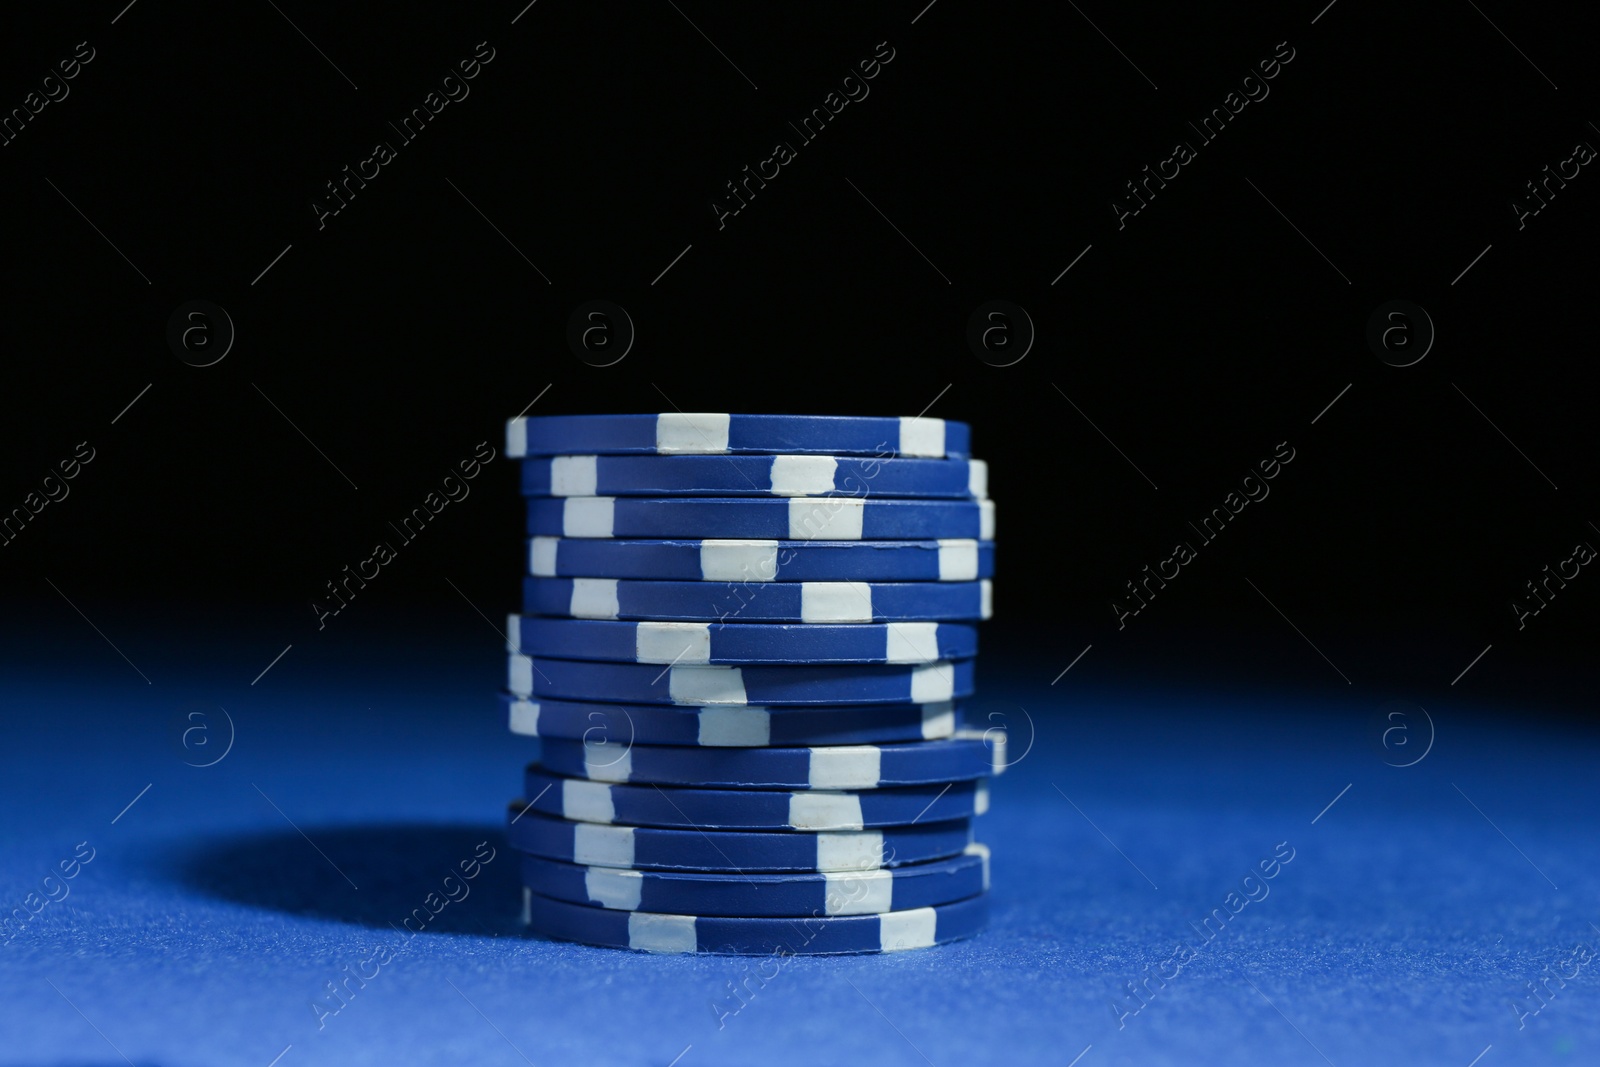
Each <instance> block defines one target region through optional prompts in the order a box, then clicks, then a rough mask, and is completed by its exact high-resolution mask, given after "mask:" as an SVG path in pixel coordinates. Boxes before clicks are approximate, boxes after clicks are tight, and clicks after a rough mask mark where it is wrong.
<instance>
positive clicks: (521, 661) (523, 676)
mask: <svg viewBox="0 0 1600 1067" xmlns="http://www.w3.org/2000/svg"><path fill="white" fill-rule="evenodd" d="M506 688H507V689H510V690H511V691H512V692H513V693H515V694H516V695H517V696H519V697H526V696H532V695H533V660H531V659H529V658H528V657H527V656H524V655H521V654H520V653H516V654H513V655H511V656H510V657H508V658H507V660H506Z"/></svg>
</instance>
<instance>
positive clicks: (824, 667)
mask: <svg viewBox="0 0 1600 1067" xmlns="http://www.w3.org/2000/svg"><path fill="white" fill-rule="evenodd" d="M969 436H970V434H969V429H968V427H967V426H966V425H965V424H962V423H956V422H946V421H944V420H942V419H929V418H920V417H919V418H855V417H831V416H826V417H825V416H801V415H712V414H683V413H677V414H667V415H589V416H568V415H563V416H549V417H534V418H516V419H512V420H511V421H510V422H509V423H507V427H506V453H507V455H508V456H510V457H513V458H516V459H518V460H519V461H520V462H521V464H522V491H523V494H524V496H525V497H526V504H527V533H528V535H529V538H530V539H529V541H528V545H527V548H528V556H527V560H528V574H527V576H526V577H525V578H524V588H523V611H522V613H520V614H515V615H512V616H510V618H509V619H508V628H507V640H508V652H509V656H510V659H509V671H508V674H509V678H508V683H507V690H508V691H507V692H506V693H505V694H503V695H502V701H503V703H504V706H505V709H506V711H507V713H508V715H509V718H510V723H511V729H512V731H513V732H514V733H517V734H522V735H528V736H533V737H537V738H539V739H540V759H539V760H538V761H537V762H535V763H532V764H530V765H529V766H528V768H527V770H526V772H525V779H524V794H523V799H520V800H518V801H515V802H514V803H513V804H512V805H511V810H510V813H509V816H508V818H509V826H508V831H507V833H508V838H509V841H510V844H511V846H512V847H513V849H515V850H516V852H517V853H518V854H519V860H520V863H521V865H522V867H521V874H522V882H523V887H524V889H523V892H524V920H525V921H526V922H527V923H528V924H529V926H530V927H531V928H532V929H533V931H534V932H536V933H539V934H542V935H545V936H549V937H555V938H559V939H562V940H568V941H577V942H584V943H588V944H594V945H606V946H616V947H622V948H631V949H639V950H644V951H650V952H729V953H746V954H758V953H759V954H765V953H778V954H783V955H788V954H827V953H857V952H888V951H896V950H899V949H910V948H922V947H926V946H930V945H935V944H940V943H943V942H947V941H952V940H956V939H958V938H963V937H970V936H972V935H973V934H975V933H976V932H977V931H978V930H979V929H981V927H982V926H983V924H984V921H985V918H986V914H987V892H988V886H989V857H988V851H987V849H986V848H985V847H984V846H983V845H981V844H978V843H977V842H976V841H975V840H974V838H973V832H972V826H973V820H974V818H975V817H976V816H978V815H980V814H982V813H983V812H984V811H985V810H986V809H987V807H988V803H989V795H988V788H987V779H988V778H989V777H990V776H991V775H993V774H994V773H997V772H998V771H999V770H1000V769H1001V768H1002V767H1003V766H1004V765H1005V757H1004V736H1003V734H999V733H998V732H997V731H994V730H990V731H987V732H979V731H976V730H967V729H964V728H963V727H962V723H961V702H962V701H963V700H964V699H965V698H967V697H970V696H971V695H972V692H973V658H974V656H975V655H976V654H977V650H978V644H977V633H976V625H975V624H976V622H977V621H978V620H980V619H985V618H988V616H989V606H990V591H989V579H990V576H991V574H992V573H993V567H994V544H993V537H994V533H993V530H994V505H993V503H992V502H991V501H989V499H988V496H987V470H986V468H985V466H984V464H983V461H981V460H975V459H971V458H970V446H969Z"/></svg>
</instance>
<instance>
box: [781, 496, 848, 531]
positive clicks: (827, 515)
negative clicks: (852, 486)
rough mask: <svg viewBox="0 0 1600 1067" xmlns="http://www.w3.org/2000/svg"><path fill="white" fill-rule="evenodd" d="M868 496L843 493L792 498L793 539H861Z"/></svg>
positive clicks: (790, 528) (791, 526)
mask: <svg viewBox="0 0 1600 1067" xmlns="http://www.w3.org/2000/svg"><path fill="white" fill-rule="evenodd" d="M866 504H867V502H866V501H865V500H861V499H858V498H856V497H840V496H797V497H795V498H794V499H792V500H790V501H789V539H790V540H792V541H859V540H861V520H862V516H863V515H864V514H865V513H866Z"/></svg>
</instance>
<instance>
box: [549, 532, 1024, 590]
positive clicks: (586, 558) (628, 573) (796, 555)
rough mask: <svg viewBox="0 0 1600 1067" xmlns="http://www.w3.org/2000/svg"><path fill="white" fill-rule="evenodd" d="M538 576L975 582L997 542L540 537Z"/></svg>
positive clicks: (985, 571)
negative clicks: (660, 539) (675, 539)
mask: <svg viewBox="0 0 1600 1067" xmlns="http://www.w3.org/2000/svg"><path fill="white" fill-rule="evenodd" d="M528 573H529V574H531V575H533V576H535V577H538V578H646V579H651V578H654V579H671V580H676V581H693V582H702V581H703V582H733V583H736V584H744V583H748V582H817V581H823V582H826V581H841V580H843V581H860V582H970V581H973V580H975V579H978V578H992V577H994V542H993V541H974V540H972V539H970V538H959V537H957V538H947V539H946V540H943V541H752V540H745V541H738V540H731V539H716V540H702V541H626V540H619V539H607V538H590V539H584V538H567V537H534V538H531V539H530V540H529V541H528Z"/></svg>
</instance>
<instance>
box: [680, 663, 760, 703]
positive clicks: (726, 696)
mask: <svg viewBox="0 0 1600 1067" xmlns="http://www.w3.org/2000/svg"><path fill="white" fill-rule="evenodd" d="M667 670H668V672H669V676H668V680H667V692H668V693H669V694H670V695H671V697H672V702H673V703H674V704H744V703H748V701H749V698H748V697H747V696H746V695H745V691H744V674H743V673H742V672H741V671H740V670H739V668H738V667H669V668H667Z"/></svg>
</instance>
